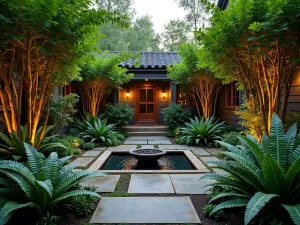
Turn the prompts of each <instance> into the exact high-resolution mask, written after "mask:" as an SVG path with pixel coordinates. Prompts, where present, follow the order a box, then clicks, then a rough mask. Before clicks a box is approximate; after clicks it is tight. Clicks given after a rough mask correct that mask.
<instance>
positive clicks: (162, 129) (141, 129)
mask: <svg viewBox="0 0 300 225" xmlns="http://www.w3.org/2000/svg"><path fill="white" fill-rule="evenodd" d="M127 130H128V132H164V133H166V132H167V128H166V126H159V125H153V126H149V125H148V126H127Z"/></svg>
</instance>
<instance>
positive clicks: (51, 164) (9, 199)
mask: <svg viewBox="0 0 300 225" xmlns="http://www.w3.org/2000/svg"><path fill="white" fill-rule="evenodd" d="M25 150H26V155H27V158H28V167H27V166H24V165H23V164H21V163H18V162H15V161H10V160H2V161H0V174H2V175H4V176H6V177H5V178H1V179H0V181H1V182H0V199H1V202H0V203H1V205H0V206H1V209H0V225H4V224H6V223H7V222H8V220H9V219H10V217H11V216H12V215H13V214H14V213H15V211H16V210H18V209H22V208H35V209H36V210H37V211H38V212H39V213H40V214H41V215H45V214H46V213H47V212H49V213H52V212H53V211H54V210H55V209H56V208H57V207H58V206H59V204H60V203H61V202H62V201H64V200H67V199H69V198H71V197H74V196H81V195H90V196H94V197H97V198H99V197H100V196H99V195H98V194H97V193H95V192H93V191H87V190H82V189H78V185H79V184H80V183H81V182H83V181H85V180H87V179H90V178H94V177H100V176H104V175H105V174H103V173H100V172H98V171H89V170H83V171H76V172H72V170H73V169H74V168H76V167H77V166H78V164H73V163H71V164H66V163H67V162H68V160H69V159H70V158H71V157H65V158H61V159H59V158H58V155H57V153H56V152H52V153H51V154H50V156H49V157H48V158H45V157H44V156H43V155H42V154H39V153H38V152H37V150H36V149H35V148H34V147H32V146H30V145H28V144H26V143H25Z"/></svg>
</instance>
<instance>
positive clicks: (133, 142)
mask: <svg viewBox="0 0 300 225" xmlns="http://www.w3.org/2000/svg"><path fill="white" fill-rule="evenodd" d="M124 144H125V145H146V144H147V140H146V141H130V140H126V141H125V142H124Z"/></svg>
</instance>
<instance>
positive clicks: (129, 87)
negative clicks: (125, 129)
mask: <svg viewBox="0 0 300 225" xmlns="http://www.w3.org/2000/svg"><path fill="white" fill-rule="evenodd" d="M146 87H153V88H155V89H156V99H155V100H156V106H155V114H156V117H155V120H156V122H157V123H158V124H163V123H164V117H163V115H162V113H161V111H162V109H164V108H165V107H167V106H168V105H169V104H170V103H171V91H170V80H148V81H145V80H131V81H130V82H129V83H127V84H126V85H124V86H123V87H122V89H121V90H119V102H126V103H127V104H128V105H129V106H130V107H131V108H133V109H134V110H135V114H134V118H133V120H132V121H131V124H133V123H136V122H138V117H137V116H138V115H137V111H138V105H137V103H138V88H146ZM127 91H129V96H128V97H127V95H126V93H127ZM163 91H165V93H166V96H165V97H163Z"/></svg>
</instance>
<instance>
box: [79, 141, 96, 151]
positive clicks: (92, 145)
mask: <svg viewBox="0 0 300 225" xmlns="http://www.w3.org/2000/svg"><path fill="white" fill-rule="evenodd" d="M82 148H83V149H84V150H92V149H94V148H96V144H95V143H92V142H86V143H84V144H83V145H82Z"/></svg>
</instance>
